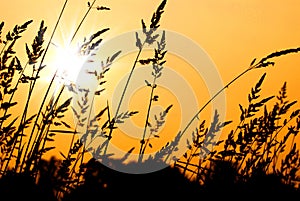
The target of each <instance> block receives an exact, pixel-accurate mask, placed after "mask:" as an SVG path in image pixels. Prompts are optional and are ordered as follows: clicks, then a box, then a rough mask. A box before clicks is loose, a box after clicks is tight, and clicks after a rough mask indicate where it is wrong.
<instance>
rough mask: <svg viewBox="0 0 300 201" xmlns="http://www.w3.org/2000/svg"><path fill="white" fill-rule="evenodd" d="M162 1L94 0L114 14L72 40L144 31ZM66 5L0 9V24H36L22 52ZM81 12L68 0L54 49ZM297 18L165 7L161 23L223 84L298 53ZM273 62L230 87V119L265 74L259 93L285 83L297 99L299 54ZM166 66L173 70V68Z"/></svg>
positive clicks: (291, 11) (226, 3) (227, 4)
mask: <svg viewBox="0 0 300 201" xmlns="http://www.w3.org/2000/svg"><path fill="white" fill-rule="evenodd" d="M160 2H161V1H159V0H152V1H150V0H148V1H147V0H143V1H141V0H126V1H117V0H109V1H108V0H103V1H100V0H99V1H97V2H96V5H103V6H107V7H110V8H111V10H110V11H102V12H99V11H96V10H93V11H92V12H91V13H90V15H89V16H88V18H87V19H86V21H85V22H84V24H83V26H82V28H81V30H80V31H79V32H78V35H77V39H80V40H81V39H82V37H83V36H87V35H90V34H91V33H94V32H95V31H96V30H99V29H102V28H106V27H109V28H110V31H109V32H107V33H105V36H104V40H109V39H111V38H113V37H115V36H117V35H119V34H122V33H126V32H128V31H131V30H135V29H139V28H140V27H141V24H140V20H141V19H144V20H145V22H146V23H148V25H149V20H150V19H151V16H152V13H153V12H154V11H155V10H156V8H157V6H158V5H159V3H160ZM63 3H64V1H63V0H42V1H41V0H27V1H23V0H10V1H5V2H2V3H1V7H0V13H1V19H0V20H1V21H4V22H5V27H4V33H5V31H7V30H9V29H10V28H12V27H13V26H14V25H15V24H22V23H23V22H25V21H27V20H29V19H33V20H34V23H33V24H32V25H31V26H30V28H29V29H28V31H27V32H26V34H25V35H24V38H22V39H21V40H22V42H20V43H19V44H20V48H23V47H24V42H27V43H31V41H32V38H33V37H34V36H35V33H36V31H37V30H38V27H39V23H40V21H41V20H45V24H46V26H48V32H47V33H48V35H47V37H48V38H49V35H50V33H51V30H52V29H53V27H54V24H55V21H56V19H57V17H58V15H59V12H60V9H61V8H62V5H63ZM86 9H87V1H82V0H69V2H68V4H67V7H66V11H65V13H64V15H63V18H62V20H61V24H60V26H59V29H58V31H57V33H56V35H55V36H54V38H53V42H55V43H58V44H59V43H61V42H62V41H63V40H64V38H67V37H69V36H70V35H72V33H73V31H74V28H75V27H76V26H77V25H78V23H79V21H80V20H81V18H82V16H83V15H84V12H85V11H86ZM299 19H300V2H299V1H298V0H285V1H282V0H265V1H261V0H251V1H240V0H201V1H196V0H185V1H175V0H168V2H167V5H166V8H165V13H164V14H163V17H162V19H161V28H163V29H166V30H170V31H174V32H177V33H179V34H183V35H185V36H186V38H188V39H191V40H193V41H194V42H195V43H197V44H198V45H199V46H201V47H202V48H203V49H204V50H205V51H206V52H207V54H208V55H209V56H210V58H211V59H212V61H213V62H214V64H215V66H216V67H217V70H218V72H219V74H220V76H221V78H222V80H223V83H224V84H226V83H227V82H229V81H230V80H231V79H233V78H234V77H235V76H236V75H238V74H239V73H240V72H242V71H243V70H244V69H245V68H247V67H248V65H249V64H250V62H251V61H252V59H253V58H255V57H257V58H258V59H259V58H261V57H264V56H266V55H267V54H269V53H271V52H274V51H279V50H281V49H287V48H294V47H300V21H299ZM116 51H117V50H116ZM24 52H25V51H24ZM177 59H178V58H177ZM49 60H50V58H49ZM175 60H176V58H175ZM274 61H275V62H276V65H275V67H272V68H268V69H258V70H255V71H252V72H250V73H248V74H247V75H246V76H244V77H242V78H241V79H239V80H238V81H237V82H235V83H234V84H233V85H232V86H231V87H229V89H228V90H227V91H226V119H227V120H232V119H238V118H239V116H238V115H239V108H238V104H239V103H241V104H242V105H246V103H247V94H248V93H249V92H250V89H251V87H252V86H254V84H255V83H256V82H257V81H258V79H259V78H260V76H261V75H262V74H263V73H264V72H267V77H266V79H265V82H264V84H263V91H262V93H263V94H264V95H265V96H268V95H273V94H276V93H277V92H278V90H279V89H280V87H281V86H282V84H283V82H285V81H287V83H288V96H289V98H290V99H291V100H295V99H296V100H299V99H300V94H299V93H298V88H299V86H300V84H299V81H298V77H299V75H298V73H299V72H300V70H298V69H300V55H287V56H284V57H281V58H278V59H276V60H274ZM170 63H171V64H170V65H175V62H174V61H173V63H172V62H170ZM174 68H175V67H174ZM190 76H191V75H190ZM190 79H193V76H191V77H190ZM202 84H203V83H202ZM40 87H42V86H40ZM193 87H194V88H193V89H195V90H197V89H199V87H198V88H197V86H193ZM204 90H205V87H204ZM207 99H208V96H207V93H204V94H203V99H202V100H200V102H199V104H200V105H201V104H203V103H204V102H205V101H207ZM201 101H202V102H201ZM137 106H138V105H137ZM297 106H298V105H297ZM138 107H139V106H138ZM192 115H194V114H191V116H192Z"/></svg>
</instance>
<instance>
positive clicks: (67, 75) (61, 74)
mask: <svg viewBox="0 0 300 201" xmlns="http://www.w3.org/2000/svg"><path fill="white" fill-rule="evenodd" d="M86 59H87V56H83V55H80V54H79V52H78V49H77V48H74V47H71V46H56V51H55V56H54V66H55V68H56V69H57V77H58V78H59V80H60V81H61V82H63V83H69V82H75V81H76V79H77V76H78V73H79V72H80V70H81V68H82V67H83V65H84V63H85V61H86Z"/></svg>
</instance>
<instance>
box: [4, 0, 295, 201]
mask: <svg viewBox="0 0 300 201" xmlns="http://www.w3.org/2000/svg"><path fill="white" fill-rule="evenodd" d="M95 2H96V0H94V1H93V2H88V4H87V6H88V9H87V12H86V13H85V15H84V16H83V18H82V20H81V21H80V23H79V25H78V27H77V29H76V31H75V32H74V35H73V37H72V39H71V42H72V41H73V40H74V39H75V36H76V34H77V32H78V30H79V29H80V28H81V25H82V24H83V22H84V21H85V20H86V17H87V16H88V14H89V13H90V12H91V11H92V9H95V10H97V11H104V10H110V8H108V7H105V6H95ZM67 3H68V1H67V0H66V1H65V2H64V4H63V7H62V9H61V13H60V15H59V17H58V20H57V22H56V26H55V27H54V29H53V30H52V34H51V37H50V39H49V41H48V42H47V44H45V41H44V34H45V32H46V31H47V27H46V26H45V24H44V21H41V23H40V27H39V29H38V33H37V35H36V37H35V38H34V40H33V42H32V44H31V46H29V45H28V44H26V45H25V47H26V54H27V56H28V58H27V61H26V62H25V65H23V64H22V60H20V59H19V58H18V54H17V52H16V51H15V50H14V48H15V44H16V43H17V42H18V39H19V38H21V37H22V34H23V32H25V31H26V30H27V29H28V27H29V25H30V24H31V23H32V22H33V21H32V20H29V21H27V22H25V23H24V24H22V25H15V27H14V28H13V29H12V30H11V31H9V32H8V33H7V34H6V35H5V38H3V37H1V38H0V39H1V40H0V45H1V46H2V47H1V52H0V59H1V60H0V75H1V83H0V103H1V104H0V106H1V108H0V112H1V113H0V115H1V116H0V152H1V154H0V170H1V172H0V196H1V199H2V198H3V199H4V198H9V200H17V199H18V200H20V199H30V200H53V201H54V200H61V201H69V200H70V201H71V200H84V199H86V200H92V199H93V198H94V197H99V198H101V197H106V196H107V197H109V198H119V197H122V199H127V198H128V199H142V198H144V197H147V198H152V199H157V198H178V196H183V197H185V198H191V199H192V198H193V197H195V196H199V197H200V196H203V195H210V196H216V193H217V195H221V196H222V198H225V197H226V198H231V199H234V198H241V197H240V196H239V195H241V194H239V193H242V194H247V195H249V197H252V196H253V198H256V196H258V193H260V194H263V195H265V196H266V197H268V198H270V197H272V196H273V197H274V198H276V196H278V195H285V198H287V196H291V197H292V196H295V195H300V194H299V190H300V189H299V170H300V157H299V148H298V144H297V142H296V140H295V138H296V136H297V134H298V132H299V128H300V123H299V122H300V109H293V107H294V106H295V104H296V103H297V101H296V100H295V101H290V100H288V96H287V83H286V82H285V83H283V85H282V88H281V89H280V90H279V92H278V94H277V95H272V94H271V95H270V96H268V97H265V98H261V95H260V92H261V90H262V84H263V82H264V79H265V77H266V75H267V74H266V73H264V74H263V75H262V76H261V78H260V79H259V80H258V81H257V83H256V84H255V85H254V87H253V88H251V90H250V93H249V94H248V105H247V106H242V105H239V108H240V111H241V115H240V121H239V122H237V125H236V126H235V127H233V129H232V130H231V132H230V133H228V135H227V136H226V139H225V140H220V141H217V140H215V138H214V136H215V135H216V134H217V133H218V132H219V131H220V130H221V129H222V128H223V127H225V126H228V125H230V124H233V123H235V122H232V121H225V122H220V121H219V114H218V111H215V114H214V118H213V121H212V122H211V124H210V126H207V125H206V122H205V120H202V121H199V124H198V125H199V126H198V127H197V128H195V131H194V132H193V133H191V136H192V141H191V142H187V147H188V149H187V151H186V153H185V154H183V156H182V158H180V159H177V160H176V162H175V164H174V166H168V165H166V166H167V167H166V168H164V169H162V170H159V171H156V172H153V173H147V174H127V173H122V172H118V171H115V170H114V169H113V168H109V167H107V166H105V165H103V164H102V163H101V162H99V160H102V161H105V160H109V161H110V163H111V164H112V167H115V166H118V167H122V168H123V169H125V170H126V169H128V170H132V169H134V168H143V167H146V166H151V165H155V164H157V163H161V164H165V163H166V161H167V159H168V158H169V157H171V153H172V151H174V150H176V149H177V148H178V147H177V146H178V143H179V140H180V138H181V137H182V136H183V135H184V134H185V132H186V131H187V128H188V127H190V126H191V123H192V122H193V121H196V120H197V121H198V120H199V119H198V116H199V114H200V113H201V112H202V111H203V110H204V109H205V108H206V107H207V106H208V105H209V104H210V103H211V102H212V101H213V100H214V99H215V98H216V97H217V96H218V95H219V94H220V93H221V92H223V91H224V90H226V89H227V88H228V87H229V86H230V85H232V84H233V83H234V82H235V81H236V80H238V79H239V78H240V77H242V76H244V75H246V74H247V73H248V72H250V71H252V70H255V69H258V70H259V69H261V68H267V67H270V66H274V65H275V63H274V61H272V60H273V59H275V58H277V57H282V56H285V55H288V54H293V53H298V52H299V51H300V48H289V49H285V50H281V51H276V52H273V53H271V54H269V55H267V56H265V57H263V58H262V59H260V60H258V61H257V60H256V59H254V60H253V61H252V62H251V64H250V65H249V67H248V68H246V69H245V70H244V71H243V72H241V73H240V74H239V75H238V76H236V77H235V78H233V79H232V80H231V81H230V82H229V83H228V84H227V85H225V86H224V87H223V88H222V89H220V91H218V92H217V93H216V94H215V95H214V96H213V97H212V98H211V99H209V100H208V101H207V102H206V103H205V104H204V105H203V106H202V107H201V108H199V110H198V111H195V115H194V116H192V117H191V120H190V122H189V123H188V124H187V125H186V127H185V128H184V129H183V130H182V131H180V132H179V133H178V134H177V136H176V137H175V139H174V140H172V141H170V142H168V143H167V144H166V145H165V146H163V147H162V148H161V149H160V150H159V151H157V152H156V153H155V154H154V155H152V156H149V157H148V158H145V153H146V149H148V148H151V147H152V144H151V139H152V137H156V138H159V135H158V132H159V129H160V128H161V127H162V126H163V125H164V124H165V123H166V119H165V118H166V115H168V114H169V111H170V110H171V109H172V106H173V105H172V103H171V104H170V105H169V106H168V107H166V108H164V110H163V111H161V113H160V114H159V115H158V116H155V119H156V121H155V122H154V123H151V122H150V121H149V118H150V112H151V110H152V106H153V102H156V101H159V98H160V96H161V95H157V93H156V89H157V80H158V79H159V78H160V77H161V76H163V66H164V64H165V62H166V60H165V55H166V54H167V50H166V36H165V32H162V34H160V32H158V29H159V28H160V20H161V18H162V14H163V13H164V8H165V6H166V4H167V1H166V0H163V1H162V2H161V3H160V4H159V5H158V7H157V10H156V11H155V12H154V13H153V15H152V18H151V21H150V23H149V26H147V25H146V23H145V22H144V20H141V25H142V31H143V32H142V35H139V34H138V33H136V35H135V38H136V47H137V50H138V53H137V55H136V57H135V60H134V61H133V65H132V68H131V71H130V73H129V76H128V78H127V80H126V84H125V85H124V88H123V91H122V94H121V96H120V97H119V98H120V99H119V102H118V106H117V108H116V112H115V113H114V114H112V108H111V106H110V105H109V103H108V101H107V104H106V105H105V107H104V108H101V109H100V110H99V111H98V112H97V113H96V114H95V115H92V114H93V113H92V105H93V104H94V103H95V101H97V100H96V98H97V97H99V96H101V94H102V91H103V90H105V83H106V82H107V81H106V80H104V78H105V75H106V73H109V70H110V67H111V65H113V63H114V61H115V60H116V58H117V57H118V56H119V55H120V53H121V51H120V50H117V51H116V52H115V53H114V54H113V55H111V56H110V57H108V58H107V60H106V61H103V62H102V63H101V69H100V70H99V71H92V70H91V71H87V74H89V75H90V76H93V77H94V79H95V80H96V81H97V83H98V85H97V87H98V88H97V90H96V91H95V93H94V94H92V98H90V97H91V96H90V93H91V91H90V90H89V89H88V88H83V87H81V86H78V85H76V84H75V83H68V84H64V85H62V86H61V87H60V88H59V90H58V93H57V94H51V89H52V88H53V83H54V81H55V79H58V76H57V71H56V72H55V73H54V75H53V77H52V79H51V81H50V83H49V85H48V88H47V90H46V92H45V95H44V96H43V98H42V100H40V101H41V102H40V106H39V107H37V108H36V109H37V111H36V112H34V114H29V112H28V110H29V107H30V106H31V104H32V96H33V95H32V94H33V91H34V90H35V89H36V84H37V82H38V81H39V79H40V73H41V71H42V70H43V69H44V68H46V67H47V66H46V64H44V58H45V56H46V54H47V52H48V48H49V45H50V44H51V43H52V38H53V36H54V34H55V32H56V27H57V26H58V24H59V23H61V22H60V20H61V16H62V15H63V13H64V11H65V8H66V4H67ZM4 25H5V24H4V22H2V23H1V24H0V34H2V29H3V27H4ZM107 31H109V28H104V29H101V30H99V31H97V32H96V33H94V34H92V35H91V36H90V37H88V38H85V39H84V40H83V42H82V43H80V45H79V48H78V54H79V56H89V55H92V54H93V52H94V51H97V50H98V49H99V48H101V47H100V44H101V42H102V40H103V38H102V36H103V34H104V33H106V32H107ZM0 36H2V35H0ZM153 44H156V47H155V48H154V49H153V52H154V56H153V57H149V58H146V59H142V58H140V57H141V53H142V52H143V50H144V47H145V45H153ZM91 62H93V61H91ZM138 64H141V65H151V66H152V78H153V80H151V81H149V80H145V84H146V86H147V87H149V89H150V94H149V99H148V103H145V105H146V106H147V110H146V116H145V117H144V119H145V121H144V129H143V133H141V136H140V137H141V138H140V139H141V140H140V142H139V145H138V147H139V150H138V160H137V161H136V162H131V163H125V162H124V161H125V160H126V159H127V157H128V155H130V154H132V152H133V151H134V148H135V146H136V145H133V148H132V149H130V150H129V151H128V153H126V154H125V156H124V157H123V158H121V159H112V158H111V153H108V147H109V144H110V141H111V139H112V138H113V137H117V136H116V135H113V133H114V132H115V130H116V129H117V128H118V125H119V124H122V123H124V121H127V120H128V119H129V118H131V117H132V116H134V115H137V114H138V111H120V110H121V105H122V103H123V99H124V97H125V94H126V92H127V90H128V86H129V84H130V81H131V78H132V76H134V75H135V74H134V72H135V68H136V66H137V65H138ZM20 86H22V87H20ZM24 87H25V90H27V91H26V95H27V96H26V99H25V101H24V102H25V103H24V104H23V103H19V102H17V101H15V100H14V98H15V95H16V93H21V92H20V90H21V89H22V90H24ZM66 89H68V90H69V91H70V92H72V93H76V95H77V97H79V98H78V99H77V100H74V98H73V97H69V98H67V99H65V100H63V99H62V97H63V96H62V95H63V93H65V90H66ZM22 93H23V94H24V93H25V92H24V91H22ZM73 101H75V104H74V105H72V104H71V103H72V102H73ZM15 107H21V108H22V110H21V111H22V112H21V113H19V114H15V113H13V112H11V111H12V109H13V108H15ZM68 112H71V113H72V114H73V115H74V117H75V119H76V124H75V126H74V127H73V126H72V124H71V123H70V122H68V121H67V120H66V114H67V113H68ZM100 120H104V121H103V123H102V125H101V126H99V124H98V123H99V122H100ZM86 122H87V123H86ZM101 122H102V121H101ZM57 134H68V135H71V141H70V142H69V143H70V144H69V149H68V151H67V153H62V152H60V153H61V157H62V159H58V158H57V157H52V158H50V159H49V160H46V159H45V158H44V156H45V155H46V154H47V153H49V152H50V151H51V150H53V149H56V147H55V146H53V145H52V144H53V141H55V136H56V135H57ZM97 138H102V139H105V141H104V143H103V144H101V145H99V146H98V147H96V148H95V147H92V146H91V144H92V143H93V141H94V140H96V139H97ZM211 147H214V149H213V150H211ZM87 152H91V153H93V156H94V158H92V159H90V160H88V161H86V153H87ZM138 193H141V195H139V194H138ZM218 193H219V194H218ZM241 196H243V195H241Z"/></svg>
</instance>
